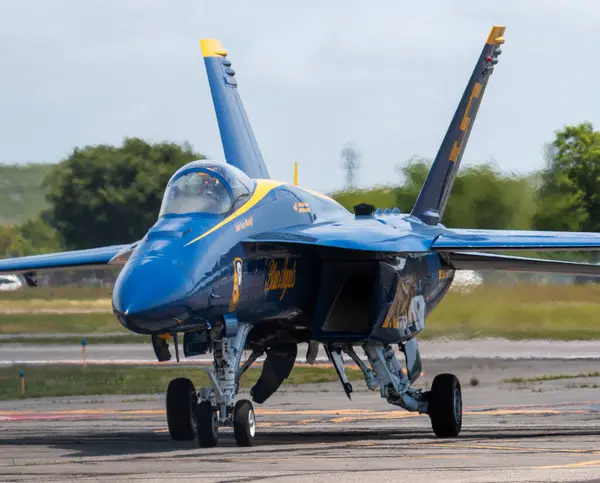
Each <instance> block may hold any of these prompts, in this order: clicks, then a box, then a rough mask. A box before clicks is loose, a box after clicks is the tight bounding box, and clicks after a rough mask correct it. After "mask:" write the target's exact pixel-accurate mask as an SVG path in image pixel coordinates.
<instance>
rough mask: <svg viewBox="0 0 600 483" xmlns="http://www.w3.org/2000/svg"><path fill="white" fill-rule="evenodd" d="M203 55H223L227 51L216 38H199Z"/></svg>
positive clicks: (225, 54)
mask: <svg viewBox="0 0 600 483" xmlns="http://www.w3.org/2000/svg"><path fill="white" fill-rule="evenodd" d="M200 47H201V48H202V56H203V57H217V56H219V57H225V56H227V51H226V50H225V49H224V48H223V46H222V45H221V42H219V41H218V40H217V39H200Z"/></svg>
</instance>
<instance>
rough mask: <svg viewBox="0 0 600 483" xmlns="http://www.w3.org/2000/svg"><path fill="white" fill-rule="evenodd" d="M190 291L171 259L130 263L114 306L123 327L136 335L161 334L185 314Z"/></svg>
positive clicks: (184, 274)
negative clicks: (155, 332) (161, 331)
mask: <svg viewBox="0 0 600 483" xmlns="http://www.w3.org/2000/svg"><path fill="white" fill-rule="evenodd" d="M193 288H194V285H193V283H192V280H191V279H190V277H189V275H188V274H187V272H186V271H185V269H184V268H183V267H182V266H181V265H179V264H177V263H176V262H174V261H173V260H171V259H168V258H145V259H141V260H132V261H131V262H130V263H128V264H126V265H125V267H124V268H123V270H122V271H121V273H120V274H119V278H118V279H117V283H116V284H115V287H114V291H113V306H114V309H115V311H116V312H117V314H118V315H119V319H120V320H121V323H123V324H124V325H125V326H126V327H128V328H130V329H132V330H135V331H136V332H151V331H155V330H161V329H163V328H166V325H171V324H172V323H173V322H174V321H175V318H176V317H180V316H181V314H182V313H184V312H185V300H186V298H187V296H189V295H190V294H191V293H192V292H193ZM165 324H166V325H165Z"/></svg>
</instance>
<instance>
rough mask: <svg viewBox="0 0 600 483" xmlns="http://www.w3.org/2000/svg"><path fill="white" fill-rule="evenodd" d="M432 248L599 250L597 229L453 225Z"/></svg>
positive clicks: (501, 250) (498, 250)
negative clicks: (594, 231)
mask: <svg viewBox="0 0 600 483" xmlns="http://www.w3.org/2000/svg"><path fill="white" fill-rule="evenodd" d="M432 249H433V250H436V251H438V252H439V251H444V252H446V251H447V252H458V251H467V252H469V251H473V250H475V251H477V250H484V251H486V252H490V251H496V252H505V251H509V250H535V251H544V250H545V251H553V252H555V251H586V250H600V233H588V232H563V231H525V230H475V229H458V228H457V229H454V228H453V229H452V230H448V231H446V232H444V233H443V234H442V235H440V236H439V237H438V238H436V240H435V241H434V242H433V246H432Z"/></svg>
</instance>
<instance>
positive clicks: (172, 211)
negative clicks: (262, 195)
mask: <svg viewBox="0 0 600 483" xmlns="http://www.w3.org/2000/svg"><path fill="white" fill-rule="evenodd" d="M254 187H255V182H254V181H253V180H252V179H251V178H249V177H248V176H247V175H246V174H245V173H244V172H243V171H240V170H239V169H237V168H236V167H234V166H232V165H230V164H225V163H215V162H207V161H194V162H192V163H189V164H187V165H186V166H184V167H183V168H181V169H180V170H179V171H177V172H176V173H175V174H174V175H173V177H172V178H171V180H170V181H169V183H168V184H167V189H166V190H165V195H164V198H163V202H162V206H161V208H160V214H159V217H160V216H163V215H183V214H188V213H209V214H223V213H227V212H228V211H231V210H232V209H233V208H234V207H237V206H240V205H242V204H243V203H244V202H246V201H247V200H248V198H250V195H251V194H252V192H253V191H254Z"/></svg>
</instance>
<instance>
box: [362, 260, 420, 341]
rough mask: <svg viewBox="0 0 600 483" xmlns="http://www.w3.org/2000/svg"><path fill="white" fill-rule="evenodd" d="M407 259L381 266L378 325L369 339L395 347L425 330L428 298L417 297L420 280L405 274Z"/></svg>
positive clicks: (377, 293) (377, 279) (376, 308)
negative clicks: (393, 344) (426, 300)
mask: <svg viewBox="0 0 600 483" xmlns="http://www.w3.org/2000/svg"><path fill="white" fill-rule="evenodd" d="M406 261H407V260H406V259H404V258H398V259H397V260H396V263H389V262H380V263H379V270H378V274H377V277H376V282H375V296H374V304H375V306H374V309H375V313H376V314H377V315H376V319H375V325H374V327H373V331H372V333H371V335H370V336H369V339H372V340H377V341H380V342H383V343H390V344H391V343H396V342H400V341H403V340H408V339H410V338H411V337H414V336H415V335H416V334H418V333H419V332H420V331H422V330H423V329H424V328H425V312H426V310H425V298H424V297H423V295H422V294H420V293H418V287H417V282H418V281H417V277H416V276H414V275H412V274H411V272H410V271H407V270H404V269H405V265H406Z"/></svg>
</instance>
